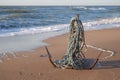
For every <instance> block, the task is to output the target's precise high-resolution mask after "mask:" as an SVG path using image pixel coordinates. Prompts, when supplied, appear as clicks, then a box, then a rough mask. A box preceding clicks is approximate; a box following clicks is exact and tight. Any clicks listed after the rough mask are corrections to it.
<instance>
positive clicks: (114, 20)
mask: <svg viewBox="0 0 120 80" xmlns="http://www.w3.org/2000/svg"><path fill="white" fill-rule="evenodd" d="M113 23H120V18H109V19H101V20H96V21H91V22H86V23H83V24H84V25H85V26H93V25H102V24H113Z"/></svg>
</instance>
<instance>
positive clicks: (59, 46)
mask: <svg viewBox="0 0 120 80" xmlns="http://www.w3.org/2000/svg"><path fill="white" fill-rule="evenodd" d="M118 34H120V28H114V29H105V30H94V31H85V38H86V44H87V45H93V46H96V47H100V48H103V49H108V50H114V51H115V55H114V56H113V57H110V58H107V59H105V60H100V64H101V65H100V67H99V66H96V68H94V69H93V70H72V69H59V68H54V67H53V66H52V64H51V63H50V62H49V60H48V57H47V53H46V50H45V48H44V46H43V47H38V48H36V49H33V51H25V52H17V53H16V57H12V56H11V55H9V57H8V60H7V59H3V60H4V62H3V63H0V79H1V80H23V79H25V80H30V79H32V80H35V79H36V80H61V79H63V80H113V79H115V80H119V79H120V76H119V74H120V49H119V48H120V45H119V43H120V37H119V35H118ZM67 41H68V33H67V34H63V35H59V36H56V37H52V38H49V39H46V40H44V41H43V42H45V43H47V44H49V45H48V48H49V51H50V52H51V54H52V56H53V58H54V60H57V59H61V57H62V56H64V54H65V52H66V49H67V44H68V43H67ZM96 53H97V54H96ZM98 53H99V51H97V50H94V49H91V48H88V52H87V53H85V56H86V57H87V58H88V59H96V57H97V56H98ZM109 55H110V54H109V53H107V52H105V53H103V54H102V56H101V58H103V57H105V56H109ZM101 66H102V67H101ZM86 75H87V77H86Z"/></svg>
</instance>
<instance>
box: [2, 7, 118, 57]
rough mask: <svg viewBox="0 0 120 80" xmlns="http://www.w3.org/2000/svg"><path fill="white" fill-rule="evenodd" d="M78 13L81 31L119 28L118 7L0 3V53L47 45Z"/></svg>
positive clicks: (63, 30) (66, 27)
mask: <svg viewBox="0 0 120 80" xmlns="http://www.w3.org/2000/svg"><path fill="white" fill-rule="evenodd" d="M76 14H80V19H81V21H82V22H83V26H84V28H85V30H99V29H107V28H117V27H120V6H0V54H2V55H4V54H5V53H12V52H16V51H28V50H32V49H35V48H37V47H40V46H45V45H47V44H46V43H44V42H42V41H43V40H45V39H48V38H50V37H54V36H57V35H61V34H64V33H67V32H68V31H69V23H70V19H71V18H72V17H73V16H75V15H76Z"/></svg>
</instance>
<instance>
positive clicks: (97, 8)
mask: <svg viewBox="0 0 120 80" xmlns="http://www.w3.org/2000/svg"><path fill="white" fill-rule="evenodd" d="M71 8H72V9H84V10H106V8H103V7H96V8H95V7H83V6H74V7H71Z"/></svg>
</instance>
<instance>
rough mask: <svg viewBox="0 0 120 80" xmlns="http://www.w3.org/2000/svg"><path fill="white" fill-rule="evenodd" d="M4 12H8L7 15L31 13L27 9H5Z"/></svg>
mask: <svg viewBox="0 0 120 80" xmlns="http://www.w3.org/2000/svg"><path fill="white" fill-rule="evenodd" d="M2 12H7V13H29V12H31V11H29V10H26V9H5V10H2Z"/></svg>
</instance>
